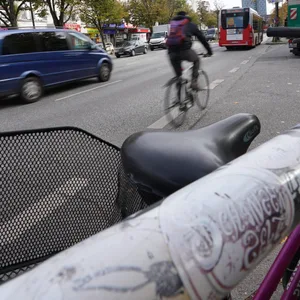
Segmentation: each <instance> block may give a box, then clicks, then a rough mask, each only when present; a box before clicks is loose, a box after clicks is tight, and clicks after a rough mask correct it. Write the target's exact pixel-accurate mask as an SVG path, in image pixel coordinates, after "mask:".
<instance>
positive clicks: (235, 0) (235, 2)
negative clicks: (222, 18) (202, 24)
mask: <svg viewBox="0 0 300 300" xmlns="http://www.w3.org/2000/svg"><path fill="white" fill-rule="evenodd" d="M210 2H211V3H212V1H210ZM223 3H224V4H225V8H231V7H233V6H240V7H242V1H241V0H223ZM279 5H281V4H279ZM274 7H275V4H269V3H267V13H268V14H270V13H271V11H272V9H273V8H274Z"/></svg>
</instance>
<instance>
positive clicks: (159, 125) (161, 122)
mask: <svg viewBox="0 0 300 300" xmlns="http://www.w3.org/2000/svg"><path fill="white" fill-rule="evenodd" d="M175 111H177V113H176V114H174V112H175ZM170 113H171V114H172V115H173V118H175V116H176V118H177V117H178V116H179V113H180V111H179V109H176V108H174V109H173V110H172V111H171V112H170ZM169 123H170V121H169V120H168V118H167V116H163V117H162V118H160V119H159V120H157V121H156V122H154V123H153V124H151V125H150V126H148V128H149V129H162V128H164V127H165V126H167V125H168V124H169Z"/></svg>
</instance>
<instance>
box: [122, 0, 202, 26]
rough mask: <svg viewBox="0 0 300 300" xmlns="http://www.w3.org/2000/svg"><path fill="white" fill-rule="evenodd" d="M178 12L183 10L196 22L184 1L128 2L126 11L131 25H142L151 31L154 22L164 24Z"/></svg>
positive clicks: (144, 0)
mask: <svg viewBox="0 0 300 300" xmlns="http://www.w3.org/2000/svg"><path fill="white" fill-rule="evenodd" d="M179 10H185V11H187V12H188V13H189V15H190V16H191V17H192V19H193V20H194V21H196V22H198V17H197V16H196V13H195V12H193V10H192V8H191V6H189V5H188V4H187V2H186V0H129V2H128V5H127V11H128V15H129V20H130V22H131V23H132V24H133V25H136V26H138V25H144V26H146V27H148V28H150V30H151V31H152V27H153V26H154V25H155V23H156V22H158V23H160V24H166V23H169V22H170V19H172V18H173V17H174V15H175V14H176V13H177V12H178V11H179Z"/></svg>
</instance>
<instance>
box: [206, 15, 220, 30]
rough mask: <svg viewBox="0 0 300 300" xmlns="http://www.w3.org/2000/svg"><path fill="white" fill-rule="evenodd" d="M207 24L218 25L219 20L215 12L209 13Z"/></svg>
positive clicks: (208, 25) (209, 25)
mask: <svg viewBox="0 0 300 300" xmlns="http://www.w3.org/2000/svg"><path fill="white" fill-rule="evenodd" d="M205 25H206V26H207V27H218V20H217V17H216V14H215V13H209V14H208V16H207V19H206V23H205Z"/></svg>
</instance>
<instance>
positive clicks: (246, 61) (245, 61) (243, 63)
mask: <svg viewBox="0 0 300 300" xmlns="http://www.w3.org/2000/svg"><path fill="white" fill-rule="evenodd" d="M248 62H249V59H247V60H244V61H242V62H241V65H245V64H247V63H248Z"/></svg>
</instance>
